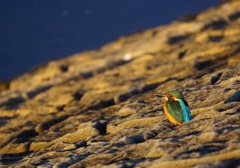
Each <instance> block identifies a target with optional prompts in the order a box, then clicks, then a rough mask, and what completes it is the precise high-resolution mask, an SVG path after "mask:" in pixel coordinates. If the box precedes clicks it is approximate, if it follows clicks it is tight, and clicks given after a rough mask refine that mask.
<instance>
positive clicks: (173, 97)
mask: <svg viewBox="0 0 240 168" xmlns="http://www.w3.org/2000/svg"><path fill="white" fill-rule="evenodd" d="M156 96H158V97H164V98H165V99H166V102H164V112H165V114H166V116H167V118H168V120H169V121H170V122H171V123H172V124H174V125H180V124H182V123H184V122H189V121H190V120H191V119H192V117H191V111H190V109H189V106H188V103H187V101H186V100H185V99H184V96H183V94H182V93H181V92H179V91H175V90H174V91H170V92H168V93H167V94H165V95H158V94H156Z"/></svg>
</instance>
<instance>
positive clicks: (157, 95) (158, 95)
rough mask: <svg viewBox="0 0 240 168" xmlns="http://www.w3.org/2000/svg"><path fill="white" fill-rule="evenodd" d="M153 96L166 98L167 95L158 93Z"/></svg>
mask: <svg viewBox="0 0 240 168" xmlns="http://www.w3.org/2000/svg"><path fill="white" fill-rule="evenodd" d="M154 96H156V97H158V98H163V97H164V98H165V99H166V100H168V97H167V95H160V94H154Z"/></svg>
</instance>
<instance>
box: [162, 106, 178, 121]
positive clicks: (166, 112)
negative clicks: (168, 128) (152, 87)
mask: <svg viewBox="0 0 240 168" xmlns="http://www.w3.org/2000/svg"><path fill="white" fill-rule="evenodd" d="M163 109H164V113H165V114H166V116H167V118H168V119H169V121H170V122H171V123H173V124H174V125H179V124H181V123H180V122H177V121H176V120H175V119H174V118H173V117H172V116H171V115H170V114H169V112H168V110H167V104H166V102H165V103H164V106H163Z"/></svg>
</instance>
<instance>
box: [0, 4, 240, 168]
mask: <svg viewBox="0 0 240 168" xmlns="http://www.w3.org/2000/svg"><path fill="white" fill-rule="evenodd" d="M239 27H240V1H238V0H236V1H225V2H224V3H222V4H221V5H218V6H216V7H212V8H209V9H208V10H206V11H204V12H202V13H199V14H198V15H194V16H188V17H187V16H186V17H184V18H181V19H180V20H179V21H175V22H173V23H171V24H169V25H164V26H159V27H156V28H152V29H148V30H145V31H141V32H137V33H135V34H132V35H128V36H123V37H120V38H119V39H118V40H116V41H114V42H112V43H110V44H107V45H105V46H102V47H101V48H99V49H97V50H92V51H86V52H83V53H78V54H75V55H72V56H69V57H67V58H64V59H61V60H56V61H51V62H49V63H46V64H44V65H41V66H39V67H37V68H36V69H34V70H32V71H31V72H28V73H25V74H23V75H21V76H19V77H17V78H16V79H13V80H11V81H3V82H1V84H0V85H1V88H0V90H1V92H0V165H1V167H37V166H39V167H98V168H101V167H237V166H239V165H240V161H239V158H240V107H239V105H240V92H239V87H240V59H239V55H240V46H239V44H240V29H239ZM173 89H178V90H180V91H182V93H183V94H184V96H185V98H186V100H187V101H188V104H189V105H190V108H191V111H192V115H193V120H192V121H191V122H189V123H185V124H182V125H180V126H173V125H171V123H170V122H169V121H168V120H167V119H166V117H165V115H164V113H163V101H164V100H161V99H159V98H157V97H155V96H154V94H155V93H159V94H164V93H166V92H168V91H170V90H173Z"/></svg>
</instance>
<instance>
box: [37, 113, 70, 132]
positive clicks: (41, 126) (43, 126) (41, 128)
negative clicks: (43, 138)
mask: <svg viewBox="0 0 240 168" xmlns="http://www.w3.org/2000/svg"><path fill="white" fill-rule="evenodd" d="M68 117H69V115H64V116H60V117H58V118H52V119H50V120H48V121H45V122H43V123H40V124H38V125H37V126H36V128H35V130H36V132H38V133H42V132H44V131H45V130H47V129H49V128H50V127H51V126H53V125H55V124H57V123H59V122H61V121H63V120H65V119H67V118H68Z"/></svg>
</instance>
